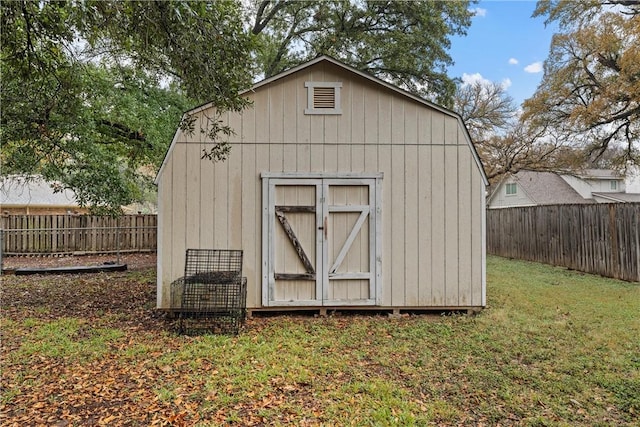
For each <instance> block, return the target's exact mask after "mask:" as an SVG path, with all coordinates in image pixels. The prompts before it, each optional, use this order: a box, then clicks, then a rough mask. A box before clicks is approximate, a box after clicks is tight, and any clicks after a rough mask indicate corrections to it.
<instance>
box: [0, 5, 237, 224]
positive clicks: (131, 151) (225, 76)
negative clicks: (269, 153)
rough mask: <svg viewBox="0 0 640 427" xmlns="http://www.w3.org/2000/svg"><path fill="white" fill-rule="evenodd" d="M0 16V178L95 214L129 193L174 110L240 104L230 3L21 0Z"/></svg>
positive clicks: (162, 145) (167, 134)
mask: <svg viewBox="0 0 640 427" xmlns="http://www.w3.org/2000/svg"><path fill="white" fill-rule="evenodd" d="M0 13H1V24H2V29H3V31H2V33H1V40H0V41H1V49H2V50H1V60H2V61H1V64H0V67H1V68H0V72H1V74H2V85H1V88H0V89H1V98H2V105H3V108H2V116H1V127H0V138H1V141H2V154H1V155H0V161H1V167H2V174H3V175H7V174H34V173H37V174H42V175H43V176H44V177H45V178H47V179H49V180H56V181H59V182H61V183H62V186H63V187H68V188H72V189H73V190H74V191H75V192H76V194H77V196H78V199H79V201H80V202H81V203H82V204H84V205H88V206H90V207H92V208H93V209H94V210H96V211H109V212H114V211H117V210H118V209H119V207H120V206H121V205H125V204H128V203H130V202H131V201H133V200H134V199H136V198H139V196H140V189H141V181H143V180H145V174H144V173H141V171H144V169H145V167H146V168H147V169H151V170H153V167H154V165H157V164H158V163H159V161H160V160H159V159H161V157H162V154H163V153H164V151H165V150H166V146H167V143H168V141H170V140H171V136H172V134H173V132H174V131H175V128H176V126H177V124H178V122H179V118H180V115H181V113H182V111H184V110H186V109H187V108H189V107H191V106H193V104H194V103H195V102H198V101H203V100H208V101H213V102H214V104H215V105H216V106H217V107H218V108H219V109H220V110H239V109H241V108H243V107H244V106H245V105H246V101H245V100H243V99H242V98H241V97H239V96H238V92H239V90H240V89H242V88H245V87H247V86H248V85H249V84H250V75H248V74H247V73H246V70H245V69H244V68H245V67H244V66H243V64H245V63H248V61H249V54H250V38H249V36H248V35H247V34H246V33H245V32H244V31H243V27H242V19H241V14H240V10H239V7H238V5H237V4H236V3H235V2H224V1H219V2H213V3H208V2H183V1H166V2H136V1H91V0H88V1H74V0H67V1H27V0H23V1H14V2H2V4H1V5H0ZM146 175H147V176H148V175H149V174H148V173H147V174H146ZM146 179H147V180H148V178H146Z"/></svg>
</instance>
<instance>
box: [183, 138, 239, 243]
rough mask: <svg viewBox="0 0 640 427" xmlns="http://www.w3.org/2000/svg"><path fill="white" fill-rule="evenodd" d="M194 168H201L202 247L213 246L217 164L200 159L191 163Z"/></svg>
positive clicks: (202, 146)
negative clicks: (195, 162)
mask: <svg viewBox="0 0 640 427" xmlns="http://www.w3.org/2000/svg"><path fill="white" fill-rule="evenodd" d="M210 147H211V145H205V144H202V145H201V148H210ZM239 148H240V147H233V148H232V150H238V149H239ZM191 167H192V168H193V169H197V168H199V169H200V181H199V190H200V212H199V214H200V217H199V219H198V221H197V222H198V224H200V248H213V247H214V239H213V235H214V233H215V231H214V223H213V212H214V208H215V207H216V206H215V205H214V199H213V183H214V168H215V164H214V163H212V162H210V161H205V160H200V161H199V162H198V164H197V165H195V164H194V165H191Z"/></svg>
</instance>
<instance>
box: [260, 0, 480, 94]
mask: <svg viewBox="0 0 640 427" xmlns="http://www.w3.org/2000/svg"><path fill="white" fill-rule="evenodd" d="M469 3H470V2H469V1H455V2H450V1H436V0H422V1H407V2H405V1H391V0H387V1H363V2H354V1H349V0H340V1H292V0H260V1H256V2H255V3H254V4H253V8H252V9H251V10H250V11H249V12H250V14H251V18H250V19H251V22H252V24H251V25H252V28H251V32H252V34H254V35H255V36H256V45H257V48H256V54H255V57H256V63H257V68H258V72H262V73H263V74H264V75H265V77H269V76H272V75H274V74H277V73H279V72H281V71H283V70H285V69H288V68H291V67H292V66H295V65H298V64H300V63H302V62H304V61H306V60H309V59H312V58H314V57H317V56H318V55H322V54H327V55H330V56H332V57H335V58H336V59H339V60H341V61H344V62H345V63H347V64H349V65H351V66H353V67H355V68H356V69H358V70H361V71H365V72H367V73H370V74H372V75H374V76H376V77H379V78H381V79H383V80H386V81H388V82H390V83H393V84H396V85H397V86H399V87H402V88H404V89H407V90H409V91H411V92H413V93H416V94H419V95H422V96H424V97H427V98H429V99H432V100H434V101H436V102H439V103H441V104H443V105H450V104H451V101H452V96H453V93H454V91H455V83H454V81H453V80H452V79H450V78H449V77H448V76H447V74H446V67H447V66H448V65H450V64H451V63H452V60H451V57H450V56H449V55H448V53H447V49H448V48H449V47H450V45H451V43H450V39H449V38H450V36H452V35H456V34H460V35H462V34H465V33H466V29H467V27H468V26H469V25H470V24H471V17H472V12H470V11H469V10H468V7H469Z"/></svg>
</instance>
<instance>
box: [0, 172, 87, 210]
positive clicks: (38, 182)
mask: <svg viewBox="0 0 640 427" xmlns="http://www.w3.org/2000/svg"><path fill="white" fill-rule="evenodd" d="M55 188H56V184H55V183H50V182H47V181H45V180H44V179H43V178H42V177H40V176H29V177H24V176H6V177H2V178H0V212H1V213H2V214H3V215H64V214H76V213H86V212H87V209H85V208H81V207H80V206H79V205H78V203H77V202H76V199H75V194H74V193H73V191H71V190H59V191H56V190H55Z"/></svg>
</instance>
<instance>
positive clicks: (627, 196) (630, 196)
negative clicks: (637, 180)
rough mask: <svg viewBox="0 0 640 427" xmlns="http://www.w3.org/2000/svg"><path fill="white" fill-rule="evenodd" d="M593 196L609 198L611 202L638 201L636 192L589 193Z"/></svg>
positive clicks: (639, 199) (638, 195)
mask: <svg viewBox="0 0 640 427" xmlns="http://www.w3.org/2000/svg"><path fill="white" fill-rule="evenodd" d="M591 194H593V196H594V197H601V198H603V199H609V200H611V201H612V202H623V203H634V202H640V194H638V193H591Z"/></svg>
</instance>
